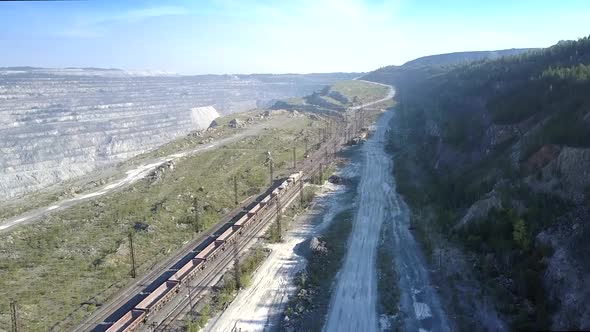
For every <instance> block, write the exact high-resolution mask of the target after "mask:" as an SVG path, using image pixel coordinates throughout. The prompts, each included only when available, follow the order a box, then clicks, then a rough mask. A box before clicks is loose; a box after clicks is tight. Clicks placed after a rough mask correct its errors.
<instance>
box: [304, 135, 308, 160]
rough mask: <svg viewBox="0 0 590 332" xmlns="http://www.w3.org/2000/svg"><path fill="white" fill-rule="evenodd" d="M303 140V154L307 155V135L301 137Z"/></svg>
mask: <svg viewBox="0 0 590 332" xmlns="http://www.w3.org/2000/svg"><path fill="white" fill-rule="evenodd" d="M303 141H304V142H305V155H307V151H309V150H308V149H307V142H309V138H307V135H305V138H303Z"/></svg>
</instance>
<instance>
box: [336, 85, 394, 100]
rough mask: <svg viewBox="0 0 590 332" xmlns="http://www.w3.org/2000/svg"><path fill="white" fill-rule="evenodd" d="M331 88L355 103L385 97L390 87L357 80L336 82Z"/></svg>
mask: <svg viewBox="0 0 590 332" xmlns="http://www.w3.org/2000/svg"><path fill="white" fill-rule="evenodd" d="M330 90H331V91H333V92H336V93H338V94H340V95H342V96H344V97H346V99H347V100H348V101H349V102H353V103H354V104H355V105H359V104H364V103H368V102H371V101H375V100H379V99H381V98H385V97H386V96H387V93H388V92H389V88H388V87H385V86H382V85H377V84H371V83H367V82H364V81H357V80H350V81H340V82H336V83H334V84H333V85H332V86H331V87H330ZM355 101H356V102H355Z"/></svg>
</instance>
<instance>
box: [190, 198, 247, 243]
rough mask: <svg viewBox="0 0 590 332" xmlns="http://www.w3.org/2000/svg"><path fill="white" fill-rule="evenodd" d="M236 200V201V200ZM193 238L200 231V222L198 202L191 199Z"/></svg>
mask: <svg viewBox="0 0 590 332" xmlns="http://www.w3.org/2000/svg"><path fill="white" fill-rule="evenodd" d="M236 200H237V199H236ZM193 214H194V216H193V236H194V234H197V233H199V231H200V230H201V220H200V218H199V201H198V200H197V198H196V197H194V198H193Z"/></svg>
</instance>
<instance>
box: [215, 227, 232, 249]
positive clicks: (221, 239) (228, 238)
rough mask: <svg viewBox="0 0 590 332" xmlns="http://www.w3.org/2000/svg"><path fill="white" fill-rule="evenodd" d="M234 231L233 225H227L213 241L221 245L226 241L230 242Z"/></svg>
mask: <svg viewBox="0 0 590 332" xmlns="http://www.w3.org/2000/svg"><path fill="white" fill-rule="evenodd" d="M236 233H237V232H236V230H235V229H234V228H233V227H229V228H228V229H226V230H225V232H223V233H221V235H219V236H218V237H217V239H215V242H216V243H217V245H222V244H224V243H226V242H231V241H232V240H233V239H234V236H235V235H236Z"/></svg>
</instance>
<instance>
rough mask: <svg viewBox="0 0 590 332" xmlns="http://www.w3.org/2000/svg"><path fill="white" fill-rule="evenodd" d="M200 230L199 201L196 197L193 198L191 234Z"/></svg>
mask: <svg viewBox="0 0 590 332" xmlns="http://www.w3.org/2000/svg"><path fill="white" fill-rule="evenodd" d="M200 230H201V220H200V218H199V201H198V200H197V198H196V197H194V198H193V231H194V233H193V235H194V234H197V233H199V231H200Z"/></svg>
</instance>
